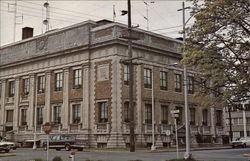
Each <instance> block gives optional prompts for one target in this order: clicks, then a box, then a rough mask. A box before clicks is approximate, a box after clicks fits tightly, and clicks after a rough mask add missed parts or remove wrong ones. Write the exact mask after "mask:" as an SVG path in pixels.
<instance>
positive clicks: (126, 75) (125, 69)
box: [124, 64, 129, 85]
mask: <svg viewBox="0 0 250 161" xmlns="http://www.w3.org/2000/svg"><path fill="white" fill-rule="evenodd" d="M124 84H125V85H129V65H126V64H125V65H124Z"/></svg>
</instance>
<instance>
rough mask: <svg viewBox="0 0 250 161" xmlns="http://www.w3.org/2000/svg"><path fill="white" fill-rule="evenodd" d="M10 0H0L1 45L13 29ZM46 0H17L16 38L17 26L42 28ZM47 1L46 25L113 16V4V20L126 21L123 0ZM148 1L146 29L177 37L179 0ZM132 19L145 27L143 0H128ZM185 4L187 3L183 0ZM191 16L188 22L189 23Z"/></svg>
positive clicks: (40, 30) (54, 26)
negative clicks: (47, 16) (122, 13)
mask: <svg viewBox="0 0 250 161" xmlns="http://www.w3.org/2000/svg"><path fill="white" fill-rule="evenodd" d="M14 2H15V1H14V0H0V4H1V7H0V8H1V12H0V13H1V17H0V18H1V19H0V23H1V25H0V31H1V32H0V33H1V35H0V36H1V39H0V43H1V45H6V44H9V43H12V42H13V33H14V13H13V10H14V5H13V4H14ZM45 2H46V0H43V1H38V0H33V1H28V0H17V17H16V22H17V25H16V41H20V39H21V29H22V28H23V27H26V26H28V27H33V28H34V35H40V34H42V33H44V32H45V25H43V24H42V21H43V20H44V19H45V17H46V9H45V8H44V6H43V4H44V3H45ZM48 2H49V5H50V25H51V28H50V29H57V28H63V27H66V26H70V25H73V24H76V23H79V22H82V21H86V20H101V19H109V20H113V6H115V13H116V18H115V21H117V22H121V23H124V24H127V16H121V12H120V11H121V10H127V1H126V0H116V1H110V0H106V1H103V0H99V1H93V0H78V1H73V0H71V1H69V0H68V1H67V0H64V1H60V0H49V1H48ZM145 2H147V3H148V11H149V12H148V13H149V18H148V19H149V30H150V31H152V32H157V33H160V34H163V35H165V36H169V37H173V38H176V37H180V36H181V35H180V34H179V32H180V31H181V29H182V26H181V25H182V13H181V12H178V11H177V10H178V9H180V8H181V7H182V2H183V0H154V3H150V2H151V1H148V0H145ZM131 4H132V23H133V25H137V24H139V26H140V28H142V29H146V28H147V21H146V19H145V17H146V5H145V3H144V0H132V2H131ZM185 4H186V6H190V5H191V3H190V2H189V3H188V2H186V3H185ZM186 17H187V19H188V18H189V11H188V10H187V11H186ZM192 22H193V20H191V21H190V22H189V23H188V24H189V25H190V24H192Z"/></svg>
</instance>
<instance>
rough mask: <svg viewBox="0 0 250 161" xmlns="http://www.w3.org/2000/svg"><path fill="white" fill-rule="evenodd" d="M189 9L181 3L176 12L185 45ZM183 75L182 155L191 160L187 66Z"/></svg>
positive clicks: (184, 67)
mask: <svg viewBox="0 0 250 161" xmlns="http://www.w3.org/2000/svg"><path fill="white" fill-rule="evenodd" d="M189 8H190V7H185V3H184V2H182V9H179V10H178V11H182V18H183V19H182V23H183V44H184V43H185V39H186V32H185V28H186V23H187V22H188V21H189V20H190V19H188V21H187V22H186V20H185V10H186V9H189ZM183 56H184V57H185V53H183ZM183 73H184V80H183V81H184V102H185V127H186V133H185V134H186V152H185V155H184V158H185V159H189V158H191V152H190V132H189V131H190V128H189V109H188V93H187V92H188V89H187V66H186V64H184V66H183Z"/></svg>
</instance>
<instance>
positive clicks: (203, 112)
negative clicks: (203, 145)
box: [202, 109, 208, 126]
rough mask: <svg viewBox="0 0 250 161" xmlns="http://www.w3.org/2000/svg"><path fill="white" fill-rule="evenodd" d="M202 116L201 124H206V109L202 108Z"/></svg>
mask: <svg viewBox="0 0 250 161" xmlns="http://www.w3.org/2000/svg"><path fill="white" fill-rule="evenodd" d="M202 118H203V121H202V125H205V126H207V122H208V110H207V109H204V110H202Z"/></svg>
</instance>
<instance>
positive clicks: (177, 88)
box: [174, 74, 181, 92]
mask: <svg viewBox="0 0 250 161" xmlns="http://www.w3.org/2000/svg"><path fill="white" fill-rule="evenodd" d="M174 85H175V86H174V87H175V92H181V75H180V74H175V80H174Z"/></svg>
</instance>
